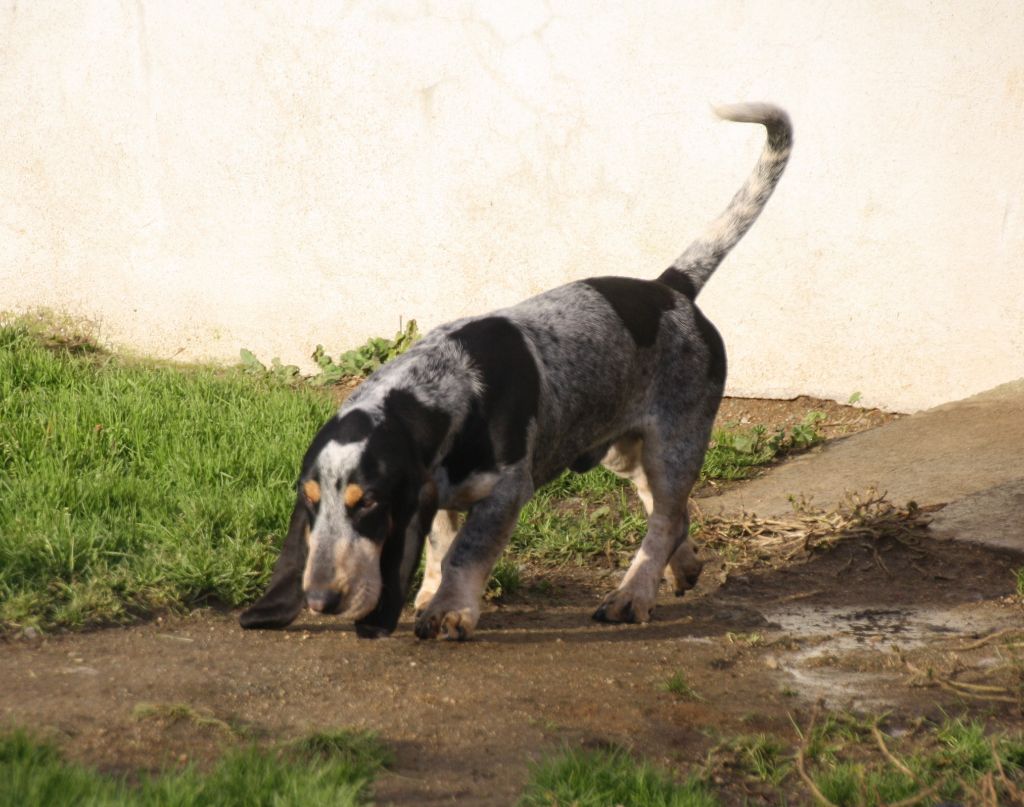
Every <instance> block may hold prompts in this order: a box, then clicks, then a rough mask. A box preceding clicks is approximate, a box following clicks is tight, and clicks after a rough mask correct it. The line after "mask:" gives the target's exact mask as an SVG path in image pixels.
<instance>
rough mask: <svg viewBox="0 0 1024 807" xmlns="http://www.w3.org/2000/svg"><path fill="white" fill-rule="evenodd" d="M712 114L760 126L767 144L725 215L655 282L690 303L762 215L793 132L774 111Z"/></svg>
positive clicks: (733, 109) (751, 107)
mask: <svg viewBox="0 0 1024 807" xmlns="http://www.w3.org/2000/svg"><path fill="white" fill-rule="evenodd" d="M715 113H716V114H717V115H718V117H720V118H723V119H724V120H731V121H738V122H740V123H760V124H761V125H762V126H764V127H765V128H766V129H767V130H768V142H767V143H765V146H764V150H763V151H762V152H761V158H760V159H759V160H758V161H757V165H756V166H754V171H753V173H752V174H751V175H750V176H749V177H747V181H746V182H744V183H743V187H742V188H740V189H739V191H738V192H737V193H736V195H735V196H734V197H733V198H732V201H731V202H730V203H729V206H728V207H727V208H726V209H725V211H724V212H723V213H722V214H721V215H720V216H719V217H718V218H717V219H715V221H714V223H713V224H712V225H711V227H709V228H708V231H707V232H706V233H705V234H704V235H702V236H701V237H700V238H698V239H697V240H696V241H694V242H693V243H692V244H690V246H688V247H687V248H686V251H685V252H684V253H683V254H682V255H680V256H679V257H678V258H676V260H675V262H674V263H673V264H672V265H671V266H670V267H669V268H668V269H666V270H665V271H664V272H663V273H662V274H661V276H660V277H659V278H658V280H660V281H661V282H662V283H665V284H666V285H668V286H671V287H672V288H674V289H676V290H677V291H680V292H682V293H683V294H685V295H686V296H687V297H689V298H690V299H691V300H692V299H694V298H695V297H696V296H697V294H698V293H699V292H700V290H701V288H703V286H704V284H705V283H707V281H708V278H709V277H711V274H712V273H713V272H714V271H715V269H717V268H718V264H720V263H721V262H722V259H723V258H725V256H726V255H728V254H729V250H731V249H732V248H733V247H734V246H736V244H737V243H738V242H739V240H740V239H741V238H742V237H743V236H744V234H745V233H746V232H747V230H749V229H750V225H751V224H753V223H754V221H755V220H756V219H757V217H758V216H759V215H760V214H761V211H762V210H763V209H764V206H765V203H766V202H767V201H768V197H769V196H771V195H772V191H774V190H775V186H776V185H777V184H778V182H779V177H781V176H782V171H783V169H785V167H786V163H787V162H788V161H789V153H790V150H791V148H792V146H793V127H792V126H791V125H790V122H789V115H787V114H786V112H785V111H784V110H782V109H780V108H779V107H777V106H772V105H771V104H735V105H731V106H722V107H716V108H715Z"/></svg>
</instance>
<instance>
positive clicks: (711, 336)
mask: <svg viewBox="0 0 1024 807" xmlns="http://www.w3.org/2000/svg"><path fill="white" fill-rule="evenodd" d="M693 319H694V322H696V324H697V330H699V331H700V336H701V339H703V340H704V344H705V345H707V346H708V379H710V380H711V381H714V382H715V383H716V384H724V383H725V370H726V361H725V343H724V342H722V336H721V334H719V333H718V329H717V328H716V327H715V326H714V325H712V324H711V320H709V319H708V318H707V317H705V316H704V313H703V312H702V311H701V310H700V309H699V308H697V306H694V307H693Z"/></svg>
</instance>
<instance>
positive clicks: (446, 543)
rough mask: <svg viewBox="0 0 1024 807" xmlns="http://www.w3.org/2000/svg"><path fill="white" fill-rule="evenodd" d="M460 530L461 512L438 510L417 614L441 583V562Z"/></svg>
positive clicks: (418, 600)
mask: <svg viewBox="0 0 1024 807" xmlns="http://www.w3.org/2000/svg"><path fill="white" fill-rule="evenodd" d="M458 530H459V514H458V513H457V512H456V511H455V510H438V511H437V515H436V516H434V523H433V524H432V525H431V527H430V535H428V536H427V559H426V563H425V564H424V569H423V583H422V584H421V585H420V590H419V591H418V592H416V600H415V607H416V615H417V616H419V614H420V613H422V612H423V610H424V609H425V608H426V607H427V606H428V605H429V604H430V601H431V600H432V599H434V595H435V594H436V593H437V589H438V587H439V586H440V585H441V562H442V561H443V560H444V558H445V555H447V554H448V548H449V547H450V546H451V545H452V541H454V540H455V536H456V534H457V533H458Z"/></svg>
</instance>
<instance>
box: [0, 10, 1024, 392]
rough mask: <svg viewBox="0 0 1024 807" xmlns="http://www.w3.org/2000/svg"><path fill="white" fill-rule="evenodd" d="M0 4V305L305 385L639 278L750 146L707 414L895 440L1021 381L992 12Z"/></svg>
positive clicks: (692, 226)
mask: <svg viewBox="0 0 1024 807" xmlns="http://www.w3.org/2000/svg"><path fill="white" fill-rule="evenodd" d="M899 5H900V6H901V7H897V4H893V3H890V2H888V0H861V2H854V3H847V4H832V3H828V4H826V3H803V2H788V3H781V4H777V3H763V2H707V3H683V2H645V3H642V4H637V3H628V2H617V1H616V0H608V1H607V2H594V3H581V2H575V3H562V2H550V3H544V2H531V1H530V0H527V1H526V2H516V3H509V2H478V3H468V2H467V3H460V2H443V3H430V2H428V3H412V2H382V3H337V2H322V3H318V2H297V3H294V2H288V3H285V2H270V3H249V2H240V1H239V0H226V2H225V1H224V0H217V2H212V1H210V2H204V1H203V0H197V1H196V2H192V3H189V4H187V6H186V5H185V4H179V3H174V2H149V1H148V0H139V2H122V3H116V2H113V0H92V1H91V0H67V2H63V3H28V2H23V1H22V2H17V1H15V2H8V3H6V4H5V5H4V6H3V8H2V9H0V49H2V68H3V69H2V71H0V109H3V110H4V112H3V122H4V125H3V127H2V128H0V188H2V193H0V255H2V256H3V259H2V261H0V309H8V310H23V309H27V308H32V307H36V306H48V307H51V308H56V309H60V310H64V311H68V312H70V313H72V314H74V315H77V316H83V317H87V318H91V319H93V320H96V321H98V323H99V325H100V328H101V334H102V336H103V337H105V338H106V339H107V340H108V341H109V342H111V343H113V344H116V345H121V346H130V347H132V348H134V349H136V350H138V351H141V352H145V353H148V354H152V355H156V356H162V357H176V358H179V359H193V358H213V359H217V360H223V361H233V360H235V358H236V357H237V355H238V350H239V348H240V347H248V348H251V349H252V350H254V351H255V352H256V354H257V355H258V356H260V357H261V358H265V359H269V358H270V357H272V356H280V357H281V358H282V359H283V360H285V361H286V362H299V363H305V364H307V366H308V359H306V357H307V356H308V354H309V353H310V352H311V351H312V348H313V346H314V345H316V344H317V343H323V344H325V345H327V346H328V348H329V349H330V350H331V351H332V352H335V351H339V350H341V349H342V348H346V347H350V346H353V345H354V344H356V343H358V342H361V341H363V340H364V339H365V338H366V337H368V336H370V335H379V334H386V335H390V334H391V333H392V332H393V331H394V330H396V329H397V327H398V325H399V320H400V318H405V319H408V318H410V317H415V318H417V319H418V320H419V321H420V324H421V326H426V327H429V326H431V325H434V324H437V323H439V322H442V321H445V320H448V319H452V318H455V317H458V316H461V315H465V314H469V313H477V312H483V311H486V310H487V309H490V308H493V307H497V306H501V305H505V304H509V303H513V302H516V301H518V300H520V299H522V298H523V297H525V296H528V295H530V294H533V293H536V292H538V291H541V290H544V289H546V288H549V287H551V286H554V285H557V284H559V283H563V282H566V281H568V280H572V279H576V278H581V277H586V276H588V275H593V274H609V273H615V274H628V275H633V276H637V277H654V276H655V275H656V274H657V273H658V272H659V271H660V270H661V269H662V268H664V266H666V265H667V264H668V263H669V262H670V261H671V260H672V259H673V258H674V257H675V256H676V255H677V254H678V253H679V252H680V251H681V250H682V249H683V247H685V245H686V244H687V243H688V241H689V239H691V238H692V237H693V236H695V235H696V234H697V233H698V232H700V230H701V228H702V227H703V226H704V225H705V224H706V223H707V222H709V221H710V220H711V218H713V216H714V215H715V214H717V212H718V211H719V210H720V209H721V208H722V207H723V206H724V205H725V204H726V203H727V202H728V200H729V198H730V197H731V194H732V193H733V191H734V190H735V189H736V188H737V187H738V185H739V183H740V182H741V181H742V179H743V177H744V176H745V175H746V173H747V172H748V171H749V170H750V168H751V167H752V165H753V163H754V161H755V159H756V156H757V153H758V150H759V149H760V147H761V143H762V133H761V131H760V130H757V129H755V128H753V127H745V126H741V125H736V124H724V123H719V122H716V121H715V120H714V119H713V118H712V116H711V114H710V113H709V111H708V103H709V102H712V101H713V102H720V101H733V100H745V99H769V100H775V101H778V102H779V103H782V104H783V105H785V106H786V107H787V108H788V109H789V110H790V112H791V114H792V116H793V119H794V122H795V125H796V136H797V146H796V150H795V154H794V158H793V161H792V163H791V167H790V169H789V171H788V173H787V175H786V176H785V177H784V179H783V182H782V184H781V186H780V188H779V191H778V193H777V194H776V196H775V197H774V198H773V200H772V201H771V203H770V204H769V207H768V209H767V211H766V213H765V215H764V216H763V217H762V219H761V220H760V221H759V222H758V223H757V225H755V227H754V229H753V230H752V231H751V233H750V234H749V236H748V237H747V239H746V240H745V241H743V242H742V243H741V244H740V246H739V247H738V248H737V249H736V251H735V252H734V253H733V255H732V256H730V258H729V259H728V260H727V261H726V263H725V264H724V265H723V266H722V268H721V270H720V271H719V273H718V274H717V275H716V276H715V278H714V279H713V280H712V282H711V284H710V285H709V286H708V287H707V289H706V291H705V292H704V293H703V294H702V296H701V303H702V306H703V307H704V308H705V310H706V312H707V313H708V314H709V316H710V317H711V318H712V320H713V321H714V322H715V323H716V324H717V325H718V326H719V328H720V330H721V331H722V333H723V335H724V337H725V340H726V344H727V345H728V348H729V352H730V385H731V386H730V391H731V392H732V393H733V394H752V395H762V396H772V397H776V396H780V397H781V396H789V395H792V394H796V393H809V394H813V395H820V396H825V397H834V398H837V399H840V400H845V399H846V398H847V397H848V396H849V395H850V394H851V393H853V392H855V391H859V392H861V393H862V395H863V399H862V402H863V403H865V404H877V405H882V406H887V407H890V408H895V409H901V410H913V409H916V408H920V407H925V406H929V405H932V404H935V403H939V402H942V401H945V400H950V399H953V398H958V397H962V396H964V395H967V394H970V393H973V392H976V391H978V390H981V389H984V388H987V387H991V386H994V385H995V384H997V383H999V382H1003V381H1007V380H1009V379H1013V378H1018V377H1021V376H1024V266H1022V264H1024V206H1022V197H1024V149H1022V148H1021V143H1022V135H1024V48H1022V47H1021V43H1022V42H1024V7H1022V6H1021V4H1020V3H1019V2H1016V1H1015V0H1006V1H1005V2H995V1H993V2H980V3H963V4H938V5H936V4H929V3H925V2H923V0H922V1H920V2H911V3H908V4H899Z"/></svg>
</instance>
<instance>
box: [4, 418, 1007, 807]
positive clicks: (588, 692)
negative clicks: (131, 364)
mask: <svg viewBox="0 0 1024 807" xmlns="http://www.w3.org/2000/svg"><path fill="white" fill-rule="evenodd" d="M768 403H769V404H771V407H770V408H772V409H774V408H775V402H768ZM728 406H734V407H736V408H737V411H741V410H743V408H744V407H746V409H748V410H750V409H756V408H757V406H756V405H753V404H750V405H747V404H742V403H732V404H728V405H727V407H728ZM800 406H801V407H802V408H803V410H804V411H806V409H807V408H809V407H808V405H807V403H806V402H804V403H801V404H800ZM794 411H795V410H794ZM725 414H726V416H728V415H729V413H728V411H727V412H726V413H725ZM770 417H775V418H777V417H778V414H777V412H772V413H771V414H770ZM843 417H848V418H849V419H850V420H854V419H856V418H857V417H860V416H858V415H855V414H851V413H849V412H846V411H845V410H844V409H843V408H840V409H839V410H836V412H834V413H832V414H830V418H833V419H836V420H839V419H841V418H843ZM880 417H881V416H880ZM732 419H734V420H737V419H739V418H737V417H733V418H732ZM868 421H870V418H869V419H868ZM755 422H756V421H755ZM771 422H777V421H771ZM847 425H849V424H847ZM867 425H877V424H872V423H870V422H867ZM862 427H863V425H862ZM836 428H839V427H836ZM756 555H757V553H754V554H753V556H750V557H746V558H745V559H743V560H742V561H737V560H736V558H735V557H730V558H726V557H725V556H724V555H716V554H715V553H713V552H709V553H706V555H705V556H706V559H707V567H706V569H705V573H704V575H703V576H702V579H701V582H700V584H699V586H698V588H697V589H696V590H695V591H693V592H690V593H688V594H687V595H686V596H685V597H683V598H675V597H673V596H672V595H671V593H670V591H669V590H668V589H667V587H666V588H664V590H663V593H662V597H661V599H660V602H659V606H658V609H657V610H656V612H655V616H654V620H653V621H652V622H651V623H650V624H648V625H642V626H607V625H601V624H597V623H594V622H592V621H591V620H590V614H591V612H592V611H593V609H594V608H595V607H596V605H597V604H598V602H599V601H600V598H601V596H602V595H603V594H604V593H606V592H607V591H609V590H610V589H611V588H613V587H614V585H615V583H616V580H617V578H618V577H619V576H621V574H622V569H621V568H613V567H612V566H611V565H610V564H609V563H608V562H604V561H602V562H596V563H594V564H591V565H589V566H587V567H575V566H573V567H566V568H561V569H528V570H527V571H526V573H525V575H524V581H523V585H522V587H521V588H520V589H519V590H518V591H517V592H516V593H515V594H513V595H511V596H509V597H507V598H506V599H505V600H504V601H502V602H498V603H490V604H489V605H488V606H487V607H486V608H485V611H484V615H483V617H482V618H481V622H480V626H479V629H478V632H477V634H476V638H475V639H474V640H473V641H471V642H466V643H456V642H441V641H436V642H419V641H417V640H416V639H415V638H413V636H412V630H411V613H410V614H406V618H405V619H404V620H403V622H402V624H401V625H400V627H399V630H398V631H397V632H396V634H395V636H394V637H392V638H390V639H387V640H381V641H364V640H359V639H357V638H356V637H355V635H354V633H353V632H352V628H351V625H348V624H344V623H342V622H339V621H337V620H333V619H330V618H319V617H318V618H314V617H313V616H306V615H304V616H302V617H300V619H299V621H298V622H297V623H296V624H295V625H294V626H293V627H292V628H291V629H289V630H286V631H279V632H272V631H267V632H247V633H243V632H242V631H241V630H240V629H239V628H238V625H237V622H236V615H235V614H233V613H218V612H216V611H213V610H204V611H199V612H196V613H194V614H191V615H187V616H169V617H165V618H161V619H158V620H154V621H151V622H148V623H145V624H139V625H135V626H132V627H128V628H111V629H106V630H99V631H94V632H89V633H67V634H60V635H50V636H35V637H31V638H25V637H23V636H22V637H8V639H7V640H5V642H4V643H3V644H2V645H0V681H2V682H3V683H2V685H0V714H2V720H3V721H4V722H6V723H10V724H17V725H22V726H27V727H31V728H33V729H36V730H38V731H40V732H42V733H44V734H48V735H51V736H53V737H54V738H55V739H57V741H58V742H59V744H60V745H61V746H62V747H63V748H64V749H65V751H66V752H67V753H68V754H69V755H70V756H71V757H73V758H75V759H78V760H82V761H85V762H88V763H90V764H95V765H98V766H100V767H101V768H103V769H105V770H109V771H116V772H132V771H136V770H139V769H147V770H156V769H159V768H161V767H164V766H168V765H171V766H174V765H180V764H184V763H187V762H193V761H194V762H197V763H199V764H204V763H206V762H208V761H209V760H211V759H213V758H215V757H216V755H217V754H218V753H219V751H220V750H221V749H223V748H225V747H227V746H229V745H232V744H237V743H240V742H250V741H252V740H256V741H276V740H281V739H285V738H289V737H293V736H296V735H299V734H302V733H305V732H309V731H311V730H317V729H334V728H342V727H354V728H370V729H374V730H376V731H378V732H379V733H380V735H381V736H382V738H383V739H384V740H386V741H387V742H388V743H389V744H390V745H391V746H392V747H393V748H394V749H395V751H396V763H395V765H394V767H393V769H392V770H391V771H390V772H388V773H386V774H384V775H382V776H381V778H380V779H379V780H378V783H377V786H376V796H377V800H378V802H379V803H383V804H391V803H395V804H403V805H431V804H449V803H458V804H481V805H483V804H488V805H490V804H510V803H513V802H514V801H515V799H516V797H517V795H518V794H519V793H520V791H521V789H522V786H523V784H524V782H525V781H526V778H527V776H528V765H529V763H530V762H531V761H533V760H538V759H540V758H542V757H544V756H545V755H549V754H551V753H554V752H556V751H558V750H559V749H560V748H562V747H564V746H566V745H579V744H583V745H587V746H601V745H605V744H617V745H625V746H627V747H629V748H631V749H634V750H635V751H636V752H637V753H639V754H643V755H645V756H647V757H649V758H650V759H652V760H654V761H655V762H657V763H659V764H661V765H663V766H665V767H667V768H669V769H670V770H673V771H677V772H679V773H681V774H682V773H684V772H689V771H694V770H698V769H700V767H701V766H702V765H703V764H704V763H705V760H706V759H707V757H708V753H709V751H711V750H712V749H714V748H715V747H716V746H718V745H719V744H720V743H721V742H722V741H723V740H728V739H729V738H731V737H735V736H737V735H741V734H749V733H752V732H772V733H776V734H778V735H779V736H780V737H792V736H793V728H792V723H791V719H792V720H795V721H796V722H797V723H804V722H805V721H806V719H807V716H808V715H809V713H810V710H811V708H812V706H813V704H814V703H816V702H817V701H819V700H820V699H824V700H825V702H826V704H827V705H828V706H829V707H831V708H836V709H850V710H853V711H855V712H859V713H867V714H879V713H881V712H883V711H889V712H891V717H890V718H889V720H890V722H894V721H895V722H896V723H898V722H900V721H904V722H905V723H906V724H907V725H912V724H913V723H914V721H916V720H919V719H920V718H921V717H926V718H927V717H935V718H940V717H941V715H942V713H943V712H942V710H946V711H947V712H948V713H950V714H959V713H960V712H962V711H964V710H965V709H966V710H969V711H971V713H972V714H974V715H976V716H981V717H982V718H983V719H985V720H986V721H989V722H991V723H992V724H993V725H999V726H1002V727H1006V728H1020V727H1021V725H1022V722H1021V712H1020V709H1019V705H1018V704H1015V703H1004V702H1001V701H997V700H993V699H985V698H973V697H965V696H964V695H961V694H957V693H956V692H951V691H949V690H948V689H943V688H941V686H940V685H941V684H942V683H944V682H946V681H948V680H954V679H957V680H962V681H985V682H987V683H988V685H993V684H995V685H999V686H1003V685H1006V686H1007V687H1011V688H1012V687H1013V686H1014V682H1013V681H1012V680H1008V679H1007V677H1006V676H1007V675H1008V674H1009V675H1011V677H1012V675H1013V674H1016V673H1013V671H1012V666H1011V667H1008V666H1007V664H1006V661H1007V659H1006V653H1007V652H1008V651H1007V649H1006V648H1005V647H1003V646H1001V645H999V644H998V643H997V642H988V643H984V644H981V645H980V646H977V647H973V648H971V647H970V644H971V642H972V640H973V639H976V638H977V637H978V636H982V635H985V634H986V633H988V632H990V631H993V630H999V629H1003V628H1014V627H1017V626H1019V625H1021V617H1022V608H1021V604H1020V601H1019V599H1018V598H1016V597H1015V596H1013V595H1014V575H1013V570H1015V569H1016V568H1018V567H1019V566H1021V565H1022V560H1021V558H1020V557H1015V556H1012V555H1007V554H1001V553H998V552H994V551H991V550H987V549H983V548H979V547H973V546H965V545H959V544H955V543H951V542H939V541H936V540H934V539H932V538H930V537H929V536H928V535H927V532H926V531H921V530H917V531H912V532H910V533H904V534H903V535H902V536H901V537H899V538H895V537H887V536H885V535H880V536H877V537H875V538H864V537H863V536H862V537H852V538H848V539H845V540H843V541H840V542H838V543H837V544H836V545H834V546H831V547H829V548H825V549H820V550H817V551H811V552H806V553H804V552H801V553H797V554H796V555H795V556H794V557H792V558H790V559H789V560H784V559H782V558H781V557H780V556H779V555H777V554H776V555H772V554H771V553H764V554H763V555H762V556H761V557H757V556H756ZM737 564H738V565H737ZM897 648H898V650H897ZM928 668H931V669H933V670H936V671H938V673H939V674H938V676H937V677H933V678H932V679H931V680H925V678H924V677H922V676H921V675H919V674H918V672H917V671H920V670H926V669H928ZM1004 668H1007V669H1010V670H1011V671H1010V673H1007V672H1006V670H1005V669H1004ZM677 672H682V673H683V674H684V675H685V677H686V680H687V681H688V682H689V684H690V685H691V686H692V688H693V690H694V691H695V692H696V694H697V695H698V696H699V698H700V699H699V700H691V699H686V698H680V697H678V696H677V695H674V694H672V693H671V692H669V691H667V690H666V689H665V682H666V681H667V680H668V679H669V678H670V677H671V676H672V675H673V674H675V673H677ZM947 686H948V684H947ZM1016 686H1018V687H1019V681H1017V682H1016ZM146 704H157V705H163V706H176V707H183V706H187V707H189V709H191V710H192V714H193V718H192V719H189V718H185V719H175V718H173V717H171V716H167V717H163V718H161V717H155V718H154V717H148V718H147V717H140V716H139V713H140V705H142V707H143V711H144V705H146ZM179 711H180V712H184V711H185V710H181V709H179ZM195 717H200V718H202V719H194V718H195ZM210 718H212V719H210ZM715 776H716V777H717V778H718V779H720V780H721V788H722V790H721V793H722V795H723V797H724V798H725V800H726V802H727V803H744V800H747V802H748V803H764V804H775V803H778V801H779V794H778V793H775V792H773V791H772V789H771V788H770V787H769V786H768V785H765V784H763V783H759V782H757V781H755V780H753V779H751V778H749V777H746V776H744V775H742V774H740V773H730V771H729V770H728V769H721V770H718V769H716V771H715ZM795 786H798V785H795ZM794 796H796V797H797V800H796V803H803V802H804V801H805V800H806V796H805V795H801V794H800V793H799V790H796V791H793V792H792V793H791V794H790V798H791V803H794V802H793V801H792V797H794Z"/></svg>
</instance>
